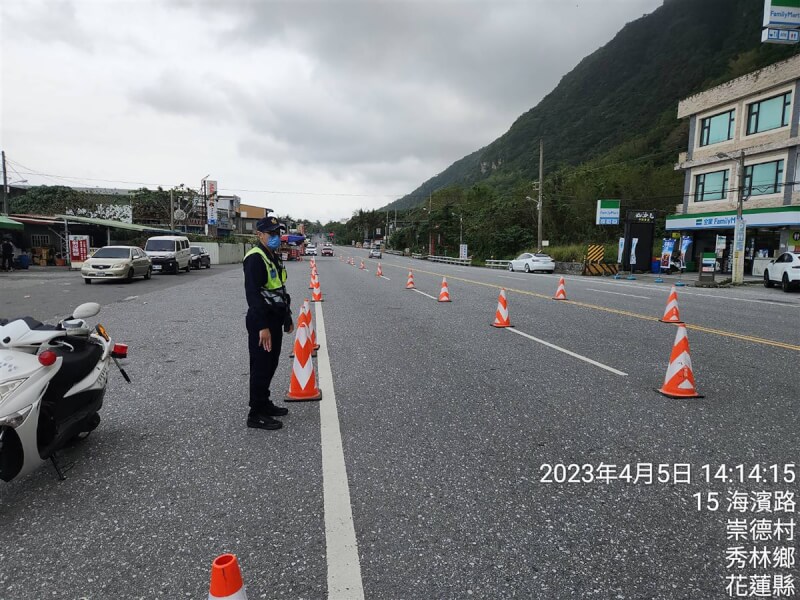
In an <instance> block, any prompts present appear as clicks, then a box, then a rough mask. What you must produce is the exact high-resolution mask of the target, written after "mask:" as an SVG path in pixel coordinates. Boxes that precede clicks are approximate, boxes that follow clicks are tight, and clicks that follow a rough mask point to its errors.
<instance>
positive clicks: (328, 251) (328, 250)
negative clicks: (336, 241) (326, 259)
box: [322, 244, 333, 256]
mask: <svg viewBox="0 0 800 600" xmlns="http://www.w3.org/2000/svg"><path fill="white" fill-rule="evenodd" d="M322 256H333V246H332V245H331V244H325V245H324V246H323V247H322Z"/></svg>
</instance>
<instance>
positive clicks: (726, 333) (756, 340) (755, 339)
mask: <svg viewBox="0 0 800 600" xmlns="http://www.w3.org/2000/svg"><path fill="white" fill-rule="evenodd" d="M386 266H389V267H395V268H399V269H405V268H407V267H402V266H400V265H393V264H387V265H386ZM412 270H413V271H415V272H417V273H425V274H427V275H436V276H438V277H447V278H448V279H452V280H454V281H463V282H464V283H471V284H473V285H482V286H484V287H490V288H499V287H502V288H505V290H506V291H507V292H514V293H515V294H523V295H526V296H533V297H535V298H543V299H545V300H551V299H552V297H551V296H548V295H546V294H539V293H538V292H531V291H528V290H518V289H516V288H510V287H506V286H504V285H500V284H496V283H486V282H484V281H475V280H474V279H466V278H464V277H455V276H453V275H448V274H446V273H436V272H434V271H424V270H422V269H412ZM560 302H563V303H565V304H572V305H573V306H580V307H582V308H589V309H593V310H602V311H604V312H608V313H613V314H617V315H622V316H624V317H631V318H634V319H641V320H643V321H658V320H659V319H658V317H653V316H650V315H642V314H639V313H635V312H630V311H628V310H619V309H617V308H608V307H607V306H599V305H597V304H589V303H587V302H577V301H575V300H560ZM686 328H687V329H692V330H694V331H702V332H703V333H710V334H712V335H721V336H723V337H728V338H732V339H735V340H741V341H743V342H750V343H753V344H762V345H764V346H772V347H775V348H783V349H784V350H792V351H794V352H800V346H798V345H796V344H788V343H786V342H779V341H777V340H769V339H766V338H761V337H756V336H753V335H744V334H742V333H734V332H732V331H724V330H722V329H713V328H711V327H704V326H703V325H693V324H691V323H686Z"/></svg>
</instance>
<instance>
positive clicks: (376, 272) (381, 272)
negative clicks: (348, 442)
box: [375, 263, 383, 277]
mask: <svg viewBox="0 0 800 600" xmlns="http://www.w3.org/2000/svg"><path fill="white" fill-rule="evenodd" d="M375 276H376V277H383V269H381V263H378V270H377V271H375Z"/></svg>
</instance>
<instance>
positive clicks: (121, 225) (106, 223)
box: [56, 215, 183, 235]
mask: <svg viewBox="0 0 800 600" xmlns="http://www.w3.org/2000/svg"><path fill="white" fill-rule="evenodd" d="M56 218H58V219H61V220H67V221H69V222H72V223H85V224H87V225H100V226H102V227H113V228H115V229H130V230H133V231H155V232H157V233H168V234H181V235H182V234H183V232H181V231H173V230H172V229H161V228H159V227H152V226H150V225H137V224H136V223H125V222H124V221H114V220H111V219H93V218H91V217H76V216H75V215H56Z"/></svg>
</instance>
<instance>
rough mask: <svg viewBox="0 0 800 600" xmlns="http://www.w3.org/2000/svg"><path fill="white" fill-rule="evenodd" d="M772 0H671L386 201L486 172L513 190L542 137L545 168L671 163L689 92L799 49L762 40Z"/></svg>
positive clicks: (416, 196) (484, 177)
mask: <svg viewBox="0 0 800 600" xmlns="http://www.w3.org/2000/svg"><path fill="white" fill-rule="evenodd" d="M763 6H764V3H763V2H762V0H666V1H665V3H664V4H663V5H662V6H661V7H660V8H658V9H657V10H655V11H654V12H652V13H651V14H649V15H646V16H644V17H642V18H640V19H638V20H636V21H634V22H631V23H629V24H627V25H626V26H625V27H624V28H623V29H622V30H621V31H620V32H619V33H618V34H617V35H616V36H615V37H614V39H613V40H611V41H610V42H609V43H608V44H606V45H605V46H603V47H602V48H600V49H599V50H597V51H596V52H594V53H592V54H591V55H589V56H587V57H586V58H584V59H583V60H582V61H581V62H580V63H579V64H578V65H577V66H576V67H575V68H574V69H573V70H572V71H571V72H570V73H568V74H567V75H565V76H564V77H563V78H562V80H561V81H560V82H559V84H558V86H556V88H555V89H554V90H553V91H552V92H551V93H550V94H548V95H547V96H546V97H545V98H544V99H542V101H541V102H540V103H539V104H538V105H537V106H536V107H534V108H532V109H531V110H529V111H528V112H526V113H524V114H523V115H521V116H520V117H519V118H518V119H517V120H516V121H515V122H514V123H513V125H512V126H511V128H510V129H509V130H508V132H507V133H506V134H504V135H503V136H501V137H500V138H498V139H497V140H495V141H494V142H492V143H491V144H489V145H488V146H486V147H484V148H482V149H480V150H477V151H476V152H474V153H472V154H469V155H468V156H465V157H464V158H462V159H460V160H459V161H456V162H455V163H453V165H451V166H450V167H448V168H447V169H446V170H445V171H443V172H442V173H439V174H438V175H436V176H435V177H433V178H431V179H429V180H427V181H426V182H424V183H423V184H422V185H421V186H420V187H419V188H417V189H416V190H414V191H413V192H412V193H410V194H408V195H406V196H404V197H403V198H401V199H399V200H397V201H395V202H393V203H391V204H390V205H388V207H386V208H408V207H412V206H415V205H418V204H420V203H421V202H422V201H423V199H426V198H427V197H428V194H429V193H431V192H433V190H436V189H439V188H442V187H445V186H454V185H455V186H462V187H468V186H471V185H473V184H475V183H478V182H485V183H486V184H487V185H488V186H489V187H490V188H492V189H494V190H496V191H497V192H500V193H508V192H509V191H510V190H512V189H514V188H515V187H518V186H519V184H520V182H523V181H528V182H529V181H532V180H535V179H538V153H539V150H538V144H539V139H540V138H543V139H544V142H545V152H544V156H545V172H546V173H551V172H553V171H554V170H556V169H558V168H560V167H569V166H576V165H581V164H585V163H591V164H602V163H603V162H607V161H609V160H614V161H625V160H631V159H634V160H638V158H639V157H641V156H648V157H652V160H651V161H650V163H651V164H652V165H653V167H654V168H658V167H662V168H663V167H667V166H669V165H671V164H672V163H674V162H675V160H676V159H677V154H678V152H680V151H683V150H685V146H686V125H685V123H680V122H678V120H677V118H676V116H675V114H676V110H677V104H678V101H679V100H680V99H682V98H685V97H687V96H689V95H691V94H693V93H696V92H698V91H701V90H703V89H705V88H707V87H709V86H710V85H716V84H718V83H721V82H722V81H725V80H728V79H731V78H733V77H737V76H739V75H742V74H744V73H746V72H749V71H752V70H754V69H757V68H760V67H762V66H765V65H767V64H770V63H772V62H775V61H777V60H781V59H783V58H786V57H788V56H790V55H792V54H795V53H796V52H797V51H798V48H796V47H794V46H774V45H762V44H761V42H760V31H761V19H762V13H763ZM660 180H662V181H663V178H660ZM680 180H681V179H680V177H679V176H677V175H676V176H675V177H674V178H673V181H672V182H671V183H668V186H669V187H670V188H671V189H664V190H660V193H663V194H669V193H674V194H678V195H679V194H680V193H681V190H680V187H679V186H680ZM673 186H676V188H675V189H672V188H673ZM617 193H618V194H619V195H623V196H624V195H625V190H618V191H617Z"/></svg>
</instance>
